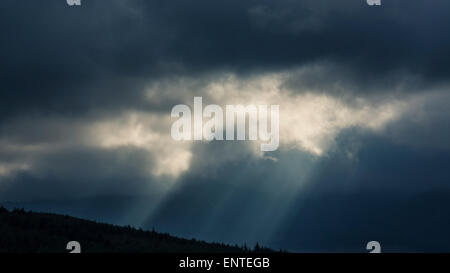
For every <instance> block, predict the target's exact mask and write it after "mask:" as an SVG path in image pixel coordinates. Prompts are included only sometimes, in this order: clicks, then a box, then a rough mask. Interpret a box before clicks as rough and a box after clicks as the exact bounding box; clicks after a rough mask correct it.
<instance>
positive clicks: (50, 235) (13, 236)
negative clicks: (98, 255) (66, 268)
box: [0, 207, 269, 253]
mask: <svg viewBox="0 0 450 273" xmlns="http://www.w3.org/2000/svg"><path fill="white" fill-rule="evenodd" d="M70 241H78V242H79V243H80V244H81V250H82V252H83V253H89V252H94V253H95V252H125V253H129V252H131V253H139V252H149V253H151V252H158V253H161V252H163V253H164V252H172V253H242V252H250V251H255V252H265V251H269V250H268V249H265V248H260V247H259V246H258V245H257V246H256V247H255V249H254V250H249V249H248V248H247V247H238V246H229V245H225V244H220V243H206V242H204V241H198V240H195V239H191V240H188V239H182V238H177V237H174V236H171V235H169V234H164V233H158V232H156V231H144V230H141V229H135V228H132V227H129V226H128V227H121V226H115V225H110V224H102V223H97V222H94V221H88V220H83V219H79V218H75V217H71V216H67V215H57V214H49V213H36V212H27V211H25V210H23V209H14V210H12V211H9V210H7V209H5V208H3V207H0V252H50V253H55V252H56V253H58V252H61V253H67V252H69V251H68V250H66V245H67V243H68V242H70Z"/></svg>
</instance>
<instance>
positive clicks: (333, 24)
mask: <svg viewBox="0 0 450 273" xmlns="http://www.w3.org/2000/svg"><path fill="white" fill-rule="evenodd" d="M449 11H450V6H449V3H448V1H444V0H439V1H433V4H429V3H426V2H425V1H422V0H415V1H408V3H404V1H400V0H397V1H387V2H386V3H383V6H382V7H381V8H378V7H377V8H374V7H369V6H368V5H366V3H365V1H362V0H352V1H346V2H345V3H342V2H337V3H334V2H333V3H331V2H330V3H327V4H323V3H318V2H317V1H290V0H283V1H276V2H273V1H260V0H258V1H256V0H255V1H245V2H243V1H237V0H236V1H196V3H195V4H193V3H192V2H191V1H183V0H180V1H175V2H167V1H133V2H125V1H119V0H117V1H109V2H108V4H105V3H103V2H102V1H98V0H91V1H85V3H83V6H82V7H80V8H69V7H68V6H67V5H66V3H65V2H64V1H46V2H45V3H41V2H39V3H38V2H36V3H35V2H32V3H31V2H25V1H22V2H18V1H3V2H2V4H1V16H0V17H1V19H0V20H1V21H0V22H1V23H0V28H1V33H2V34H1V35H2V40H3V41H4V42H3V43H2V45H1V48H0V56H1V59H2V66H1V70H0V73H1V77H2V85H3V87H2V92H1V97H0V101H1V105H0V106H1V107H0V109H1V114H2V117H5V115H6V116H7V115H10V114H20V113H23V112H24V111H33V110H34V111H42V112H47V113H48V112H50V113H51V112H55V111H56V112H64V113H66V114H72V115H73V114H75V113H77V114H79V113H80V112H85V111H87V110H92V109H98V108H106V109H109V108H112V109H115V110H117V109H118V108H120V107H125V108H126V107H130V106H131V105H133V107H137V106H141V107H144V106H145V105H146V103H144V102H142V89H143V88H144V86H145V83H146V82H148V81H150V80H151V79H153V78H155V77H161V76H162V75H167V74H191V75H192V74H194V75H195V74H197V75H198V73H204V72H211V71H221V70H231V71H235V72H237V73H239V74H240V75H241V76H242V75H244V74H245V73H257V72H258V71H267V70H272V71H273V70H280V69H287V68H292V67H302V66H304V65H307V64H314V63H317V62H327V63H330V64H332V65H334V66H335V67H336V66H337V69H333V70H332V71H330V70H329V69H326V70H327V71H328V72H327V73H324V74H319V75H321V76H323V77H321V81H320V82H324V84H325V85H323V86H322V85H321V86H319V89H321V90H322V91H323V90H325V89H328V90H329V91H332V90H333V88H331V87H332V86H335V85H336V83H341V82H344V83H347V84H348V85H352V84H353V85H356V87H354V88H352V89H354V90H357V91H359V92H360V93H361V92H367V91H368V90H374V89H375V90H386V88H373V86H374V85H375V86H379V85H381V86H384V87H386V86H392V85H394V86H397V85H398V84H399V82H404V76H403V75H409V74H411V75H414V76H415V77H416V79H415V80H414V81H413V83H414V84H416V83H421V84H426V85H429V84H437V83H439V82H443V81H444V82H445V81H446V79H447V76H448V74H449V65H448V64H449V63H450V62H449V60H448V54H446V49H447V48H448V47H449V43H450V36H449V34H448V31H447V30H446V28H445V27H444V26H447V25H449V23H450V22H449V20H450V19H449V18H450V16H448V12H449ZM342 71H348V72H346V73H342ZM336 73H337V74H338V75H339V77H338V78H337V77H336V76H334V77H333V75H332V74H336ZM393 73H394V76H392V75H393ZM395 75H399V76H395ZM303 85H305V86H306V87H310V86H311V85H312V86H313V87H314V86H316V87H317V81H312V82H311V81H309V83H308V82H306V83H304V84H303ZM368 86H372V88H367V87H368ZM362 87H365V88H362ZM410 87H411V85H408V86H406V88H404V89H410ZM413 89H416V88H413ZM388 90H389V88H388ZM142 104H144V105H142ZM147 106H148V105H147ZM150 106H151V102H150Z"/></svg>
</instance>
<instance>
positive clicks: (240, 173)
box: [0, 0, 450, 251]
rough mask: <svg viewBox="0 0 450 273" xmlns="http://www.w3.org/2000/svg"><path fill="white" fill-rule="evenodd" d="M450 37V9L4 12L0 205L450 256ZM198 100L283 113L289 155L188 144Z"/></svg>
mask: <svg viewBox="0 0 450 273" xmlns="http://www.w3.org/2000/svg"><path fill="white" fill-rule="evenodd" d="M449 26H450V2H449V1H447V0H434V1H425V0H409V1H406V0H382V6H377V7H375V6H368V5H367V4H366V1H365V0H347V1H331V0H277V1H272V0H270V1H269V0H248V1H247V0H246V1H243V0H226V1H225V0H220V1H219V0H196V1H184V0H177V1H163V0H161V1H155V0H151V1H148V0H145V1H144V0H129V1H124V0H110V1H100V0H82V6H80V7H69V6H68V5H67V4H66V1H64V0H48V1H26V0H2V1H1V3H0V35H1V41H2V42H1V44H0V60H1V63H0V85H1V88H0V201H1V202H6V201H11V202H47V204H48V205H47V207H46V209H47V210H50V211H56V212H58V211H61V206H62V205H61V202H69V201H70V202H72V201H73V202H78V203H77V204H83V206H87V205H86V203H83V202H87V201H77V200H90V201H89V202H90V203H89V205H88V206H87V207H88V209H87V212H86V211H85V212H83V213H84V214H83V213H80V212H79V211H75V210H73V211H70V210H68V211H64V212H68V213H71V212H72V214H74V215H80V216H85V217H91V218H94V219H105V220H106V221H109V222H114V223H123V224H125V223H130V224H133V225H136V226H143V227H156V228H157V229H158V230H161V231H165V232H166V231H167V232H170V233H173V234H175V235H180V236H184V237H189V238H190V237H196V238H199V239H205V240H213V241H224V242H228V243H239V244H241V243H243V242H248V243H250V244H252V243H254V242H256V241H259V242H260V243H263V244H265V245H267V246H269V247H274V248H284V249H289V250H294V251H348V250H352V251H365V244H366V243H367V242H368V241H372V240H378V241H380V242H381V243H382V246H383V249H385V250H391V251H395V250H409V251H450V235H448V234H447V233H448V232H447V230H448V228H449V227H450V220H449V219H448V215H449V214H448V213H450V174H449V171H448V170H449V168H450V127H449V124H450V107H449V104H450V92H449V90H450V54H449V52H448V50H449V48H450V31H449ZM194 96H202V97H203V103H204V104H218V105H222V106H224V105H226V104H243V105H247V104H268V105H273V104H278V105H280V147H279V149H278V150H277V151H275V152H267V153H261V152H260V151H259V145H255V143H253V142H251V141H234V142H220V141H213V142H177V141H174V140H173V139H172V138H171V136H170V129H171V125H172V123H173V121H174V120H173V119H172V118H171V116H170V113H171V109H172V107H173V106H175V105H177V104H187V105H193V98H194ZM118 200H121V201H120V202H119V201H118ZM124 200H126V201H124ZM97 201H98V202H97ZM99 206H102V207H108V206H110V211H109V212H108V213H109V214H108V217H106V216H105V213H106V212H105V210H98V207H99ZM113 208H114V211H113V212H111V211H112V210H113ZM106 210H107V209H106Z"/></svg>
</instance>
